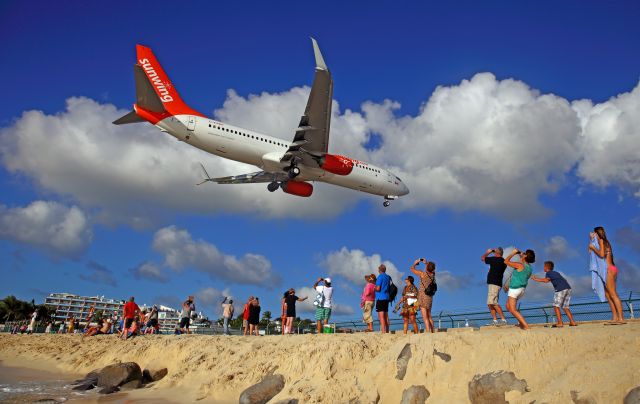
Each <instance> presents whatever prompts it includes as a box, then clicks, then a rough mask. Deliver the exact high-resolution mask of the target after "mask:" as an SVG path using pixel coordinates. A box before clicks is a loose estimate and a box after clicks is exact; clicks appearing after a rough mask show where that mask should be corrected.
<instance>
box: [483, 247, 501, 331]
mask: <svg viewBox="0 0 640 404" xmlns="http://www.w3.org/2000/svg"><path fill="white" fill-rule="evenodd" d="M492 254H493V256H491V255H492ZM502 254H503V250H502V247H496V248H495V249H488V250H487V251H486V252H485V253H484V254H483V255H482V258H480V259H481V260H482V262H484V263H485V264H487V265H489V272H487V289H488V290H487V306H489V311H490V312H491V317H493V325H498V319H497V317H496V313H498V315H499V316H500V318H501V319H502V320H501V323H502V325H505V324H507V319H506V318H505V317H504V313H503V312H502V308H501V307H500V303H499V302H498V298H499V297H500V289H501V288H502V277H503V276H504V271H505V269H507V265H506V264H505V263H504V258H502Z"/></svg>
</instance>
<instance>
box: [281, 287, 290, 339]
mask: <svg viewBox="0 0 640 404" xmlns="http://www.w3.org/2000/svg"><path fill="white" fill-rule="evenodd" d="M288 295H289V291H288V290H287V291H286V292H284V294H283V295H282V299H281V300H280V331H282V335H284V334H285V333H286V332H287V296H288Z"/></svg>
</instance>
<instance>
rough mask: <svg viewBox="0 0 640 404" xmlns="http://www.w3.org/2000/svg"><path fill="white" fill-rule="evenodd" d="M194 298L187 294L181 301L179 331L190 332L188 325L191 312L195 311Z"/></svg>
mask: <svg viewBox="0 0 640 404" xmlns="http://www.w3.org/2000/svg"><path fill="white" fill-rule="evenodd" d="M194 300H195V298H194V297H193V296H189V297H188V298H187V300H185V301H184V303H182V314H180V332H182V333H185V332H186V333H187V334H191V330H189V325H190V324H191V313H193V312H195V311H196V304H195V303H194Z"/></svg>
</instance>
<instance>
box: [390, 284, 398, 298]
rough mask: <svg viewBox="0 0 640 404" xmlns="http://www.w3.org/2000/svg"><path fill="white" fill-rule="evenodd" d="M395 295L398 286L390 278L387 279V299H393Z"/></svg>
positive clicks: (396, 294)
mask: <svg viewBox="0 0 640 404" xmlns="http://www.w3.org/2000/svg"><path fill="white" fill-rule="evenodd" d="M396 296H398V287H397V286H396V285H395V283H393V280H392V279H389V301H390V302H393V301H395V300H396Z"/></svg>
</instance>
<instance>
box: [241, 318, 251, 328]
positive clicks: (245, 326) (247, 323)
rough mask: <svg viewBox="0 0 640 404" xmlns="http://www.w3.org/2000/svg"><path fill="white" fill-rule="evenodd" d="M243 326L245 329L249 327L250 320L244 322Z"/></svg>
mask: <svg viewBox="0 0 640 404" xmlns="http://www.w3.org/2000/svg"><path fill="white" fill-rule="evenodd" d="M242 326H243V327H244V328H247V327H249V320H242Z"/></svg>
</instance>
